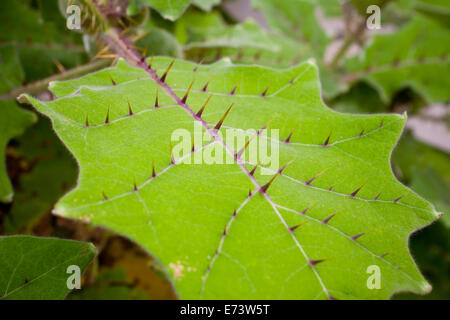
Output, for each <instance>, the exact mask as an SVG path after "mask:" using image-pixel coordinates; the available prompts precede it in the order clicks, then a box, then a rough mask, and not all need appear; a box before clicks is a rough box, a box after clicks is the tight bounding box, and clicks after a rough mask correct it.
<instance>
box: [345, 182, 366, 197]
mask: <svg viewBox="0 0 450 320" xmlns="http://www.w3.org/2000/svg"><path fill="white" fill-rule="evenodd" d="M364 185H365V184H363V185H362V186H361V187H359V188H358V189H356V190H355V191H353V192H352V193H350V194H349V196H350V197H352V198H353V197H354V196H356V194H357V193H358V192H359V190H361V189H362V187H364Z"/></svg>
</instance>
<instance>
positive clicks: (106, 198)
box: [102, 191, 108, 201]
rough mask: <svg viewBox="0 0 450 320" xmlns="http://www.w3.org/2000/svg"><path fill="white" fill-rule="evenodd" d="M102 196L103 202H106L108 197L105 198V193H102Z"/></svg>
mask: <svg viewBox="0 0 450 320" xmlns="http://www.w3.org/2000/svg"><path fill="white" fill-rule="evenodd" d="M102 195H103V200H105V201H107V200H108V197H107V196H106V194H105V191H102Z"/></svg>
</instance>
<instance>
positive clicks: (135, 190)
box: [134, 178, 138, 192]
mask: <svg viewBox="0 0 450 320" xmlns="http://www.w3.org/2000/svg"><path fill="white" fill-rule="evenodd" d="M137 191H138V187H137V184H136V178H134V192H137Z"/></svg>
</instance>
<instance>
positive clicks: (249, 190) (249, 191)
mask: <svg viewBox="0 0 450 320" xmlns="http://www.w3.org/2000/svg"><path fill="white" fill-rule="evenodd" d="M251 196H252V187H251V186H250V185H249V186H248V197H249V198H250V197H251Z"/></svg>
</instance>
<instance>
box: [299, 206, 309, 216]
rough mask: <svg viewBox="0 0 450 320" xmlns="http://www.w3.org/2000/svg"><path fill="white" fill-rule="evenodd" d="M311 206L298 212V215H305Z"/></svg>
mask: <svg viewBox="0 0 450 320" xmlns="http://www.w3.org/2000/svg"><path fill="white" fill-rule="evenodd" d="M310 207H311V206H307V207H306V208H305V209H303V210H302V212H300V214H303V215H304V214H305V213H306V211H308V210H309V208H310Z"/></svg>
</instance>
